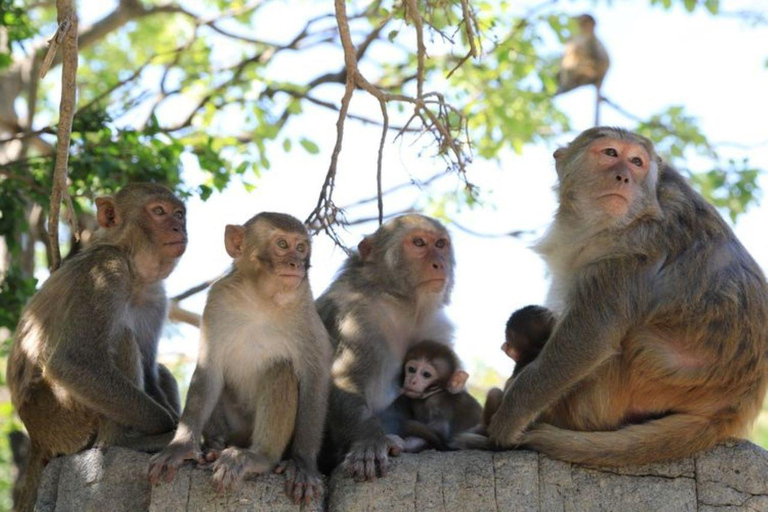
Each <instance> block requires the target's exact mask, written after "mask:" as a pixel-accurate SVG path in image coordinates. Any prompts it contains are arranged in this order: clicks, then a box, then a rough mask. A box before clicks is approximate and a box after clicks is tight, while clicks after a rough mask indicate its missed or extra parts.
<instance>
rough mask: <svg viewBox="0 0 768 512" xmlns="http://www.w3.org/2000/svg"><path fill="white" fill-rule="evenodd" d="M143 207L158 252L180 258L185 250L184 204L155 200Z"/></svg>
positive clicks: (185, 221)
mask: <svg viewBox="0 0 768 512" xmlns="http://www.w3.org/2000/svg"><path fill="white" fill-rule="evenodd" d="M144 209H145V212H146V215H147V219H148V221H149V222H148V224H149V228H150V230H151V231H152V234H153V239H154V241H155V244H157V247H158V249H159V251H160V254H161V255H162V256H163V257H166V258H180V257H181V255H182V254H184V251H186V250H187V212H186V210H185V208H184V205H182V204H181V203H174V202H171V201H163V200H156V201H150V202H148V203H147V204H146V205H145V206H144Z"/></svg>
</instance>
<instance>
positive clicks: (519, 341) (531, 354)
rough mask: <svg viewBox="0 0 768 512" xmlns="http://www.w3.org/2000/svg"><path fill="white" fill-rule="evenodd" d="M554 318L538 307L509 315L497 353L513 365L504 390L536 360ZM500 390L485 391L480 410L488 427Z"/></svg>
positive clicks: (502, 394)
mask: <svg viewBox="0 0 768 512" xmlns="http://www.w3.org/2000/svg"><path fill="white" fill-rule="evenodd" d="M554 325H555V317H554V315H553V314H552V312H551V311H550V310H548V309H547V308H545V307H542V306H526V307H524V308H521V309H518V310H517V311H515V312H514V313H512V314H511V315H510V316H509V319H508V320H507V325H506V328H505V330H504V334H505V336H504V338H505V340H504V344H502V345H501V350H502V351H503V352H504V353H505V354H507V356H509V358H510V359H512V360H513V361H514V362H515V368H514V370H512V376H511V377H510V378H509V379H507V382H506V384H505V385H504V391H506V390H507V389H508V388H509V386H511V385H512V381H513V380H514V379H515V377H517V375H518V374H519V373H520V372H521V371H523V368H525V367H526V366H528V365H529V364H531V363H532V362H533V360H534V359H536V356H538V355H539V353H540V352H541V350H542V349H543V348H544V345H545V344H546V343H547V339H549V335H550V334H551V333H552V327H553V326H554ZM504 391H502V390H501V389H499V388H492V389H491V390H490V391H488V395H487V396H486V399H485V406H484V408H483V423H484V424H485V425H488V424H489V423H490V421H491V418H492V417H493V414H494V413H495V412H496V410H497V409H498V408H499V405H501V400H502V398H503V396H504Z"/></svg>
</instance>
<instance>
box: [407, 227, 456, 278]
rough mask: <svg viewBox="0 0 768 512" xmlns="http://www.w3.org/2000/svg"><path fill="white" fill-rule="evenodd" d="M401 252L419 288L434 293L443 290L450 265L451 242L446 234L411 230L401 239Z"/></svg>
mask: <svg viewBox="0 0 768 512" xmlns="http://www.w3.org/2000/svg"><path fill="white" fill-rule="evenodd" d="M403 252H404V255H405V257H406V259H407V260H408V261H409V262H410V263H411V265H412V267H414V270H415V272H414V274H415V275H417V276H418V277H417V279H418V286H419V288H421V289H424V290H427V291H430V292H435V293H438V292H441V291H443V290H444V289H445V285H446V283H447V282H448V273H449V270H450V269H449V266H450V264H451V263H450V261H451V258H450V256H451V240H450V238H448V235H447V234H445V233H440V232H437V231H429V230H425V229H413V230H411V231H409V232H408V233H407V234H406V235H405V237H403Z"/></svg>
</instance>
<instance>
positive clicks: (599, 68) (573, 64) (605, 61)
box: [555, 14, 611, 126]
mask: <svg viewBox="0 0 768 512" xmlns="http://www.w3.org/2000/svg"><path fill="white" fill-rule="evenodd" d="M576 22H577V23H578V25H579V33H578V34H577V35H576V36H574V37H573V38H572V39H571V40H570V41H568V42H567V43H566V45H565V49H564V52H563V57H562V59H561V60H560V72H559V73H558V75H557V92H556V93H555V94H562V93H565V92H568V91H570V90H572V89H575V88H577V87H581V86H582V85H594V86H595V89H596V94H597V96H596V100H595V126H597V125H598V124H599V123H600V101H601V95H600V89H601V87H602V85H603V79H604V78H605V74H606V73H607V72H608V68H609V67H610V65H611V61H610V59H609V58H608V52H607V51H605V47H604V46H603V44H602V43H601V42H600V40H599V39H598V38H597V36H596V35H595V25H596V22H595V18H593V17H592V16H590V15H589V14H582V15H581V16H579V17H578V18H576Z"/></svg>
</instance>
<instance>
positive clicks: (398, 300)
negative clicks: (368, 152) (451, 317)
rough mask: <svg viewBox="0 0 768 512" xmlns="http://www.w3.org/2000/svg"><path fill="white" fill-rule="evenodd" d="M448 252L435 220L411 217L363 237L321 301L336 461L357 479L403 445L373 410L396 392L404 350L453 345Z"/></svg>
mask: <svg viewBox="0 0 768 512" xmlns="http://www.w3.org/2000/svg"><path fill="white" fill-rule="evenodd" d="M453 266H454V259H453V249H452V247H451V239H450V236H449V235H448V232H447V231H446V230H445V228H444V227H443V226H442V225H441V224H440V223H439V222H437V221H436V220H434V219H430V218H429V217H425V216H423V215H417V214H410V215H404V216H401V217H397V218H395V219H392V220H390V221H387V222H386V223H385V224H383V225H382V226H381V227H380V228H379V229H378V230H377V231H376V232H375V233H374V234H373V235H370V236H368V237H365V238H364V239H363V241H362V242H360V244H359V245H358V252H357V253H355V254H353V255H352V256H350V258H349V259H348V260H347V262H346V263H345V264H344V267H343V268H342V269H341V271H340V273H339V275H338V276H337V278H336V280H335V281H334V282H333V284H331V286H330V288H329V289H328V290H327V291H326V292H325V293H324V294H323V295H322V296H321V297H320V298H319V299H318V301H317V306H318V310H319V312H320V316H321V317H322V319H323V321H324V322H325V326H326V327H327V328H328V332H329V333H330V334H331V343H332V344H333V345H334V348H335V351H336V352H335V356H334V363H333V366H332V369H331V378H332V384H331V397H330V408H329V413H328V428H329V438H330V439H329V440H330V442H331V445H332V448H331V450H332V451H333V454H332V456H333V458H334V459H335V461H336V462H338V461H339V460H342V459H343V460H344V464H345V466H346V468H347V470H348V471H349V472H350V474H351V475H352V476H353V477H354V478H355V479H357V480H363V479H368V480H371V479H374V478H376V476H377V475H383V474H384V473H386V471H387V468H388V464H389V458H388V457H389V455H395V454H397V453H398V452H399V450H400V449H401V448H402V447H401V446H398V445H397V444H395V443H393V442H392V440H391V439H388V438H387V437H386V436H385V435H384V432H383V430H382V425H381V422H380V420H379V418H378V417H377V414H378V413H379V412H381V411H383V410H384V409H385V408H386V407H387V406H388V405H389V404H390V403H392V401H393V400H394V399H395V398H396V396H397V390H398V387H399V382H397V377H398V375H399V374H400V370H401V368H402V364H403V357H404V356H405V353H406V352H407V351H408V348H409V347H410V346H411V345H413V344H415V343H417V342H419V341H421V340H424V339H431V340H435V341H438V342H440V343H446V344H448V343H450V340H451V334H452V330H453V329H452V326H451V324H450V323H449V322H448V320H447V318H446V317H445V314H444V312H443V307H444V306H445V304H446V303H447V302H448V298H449V294H450V291H451V288H452V287H453Z"/></svg>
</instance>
